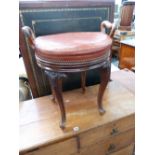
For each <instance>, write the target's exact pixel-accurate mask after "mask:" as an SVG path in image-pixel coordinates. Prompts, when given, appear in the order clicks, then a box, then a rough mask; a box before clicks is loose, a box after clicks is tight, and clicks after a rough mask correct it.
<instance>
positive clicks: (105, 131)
mask: <svg viewBox="0 0 155 155" xmlns="http://www.w3.org/2000/svg"><path fill="white" fill-rule="evenodd" d="M134 124H135V117H134V115H131V116H128V117H126V118H123V119H120V120H117V121H116V122H112V123H109V124H107V125H104V126H102V127H98V128H95V129H92V130H90V131H87V132H84V133H82V134H81V135H80V143H81V148H83V147H87V146H89V145H92V144H95V143H98V142H99V141H102V140H104V139H106V138H109V137H113V136H115V135H118V134H120V133H122V132H124V131H127V130H129V129H131V128H134V126H135V125H134Z"/></svg>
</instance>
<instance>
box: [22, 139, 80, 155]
mask: <svg viewBox="0 0 155 155" xmlns="http://www.w3.org/2000/svg"><path fill="white" fill-rule="evenodd" d="M76 152H77V144H76V139H75V138H71V139H68V140H65V141H63V142H59V143H55V144H51V145H48V146H44V147H42V148H38V149H37V150H35V151H32V152H29V153H26V154H25V155H69V154H73V153H76Z"/></svg>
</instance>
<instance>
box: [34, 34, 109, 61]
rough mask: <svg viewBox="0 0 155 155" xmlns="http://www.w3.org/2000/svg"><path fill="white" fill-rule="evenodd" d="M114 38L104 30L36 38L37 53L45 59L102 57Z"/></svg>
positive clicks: (64, 59)
mask: <svg viewBox="0 0 155 155" xmlns="http://www.w3.org/2000/svg"><path fill="white" fill-rule="evenodd" d="M111 45H112V39H111V38H110V37H109V36H108V35H106V34H104V33H102V32H68V33H60V34H52V35H46V36H40V37H37V38H36V39H35V51H36V55H37V56H38V57H39V58H41V59H45V60H62V61H76V60H77V61H78V60H89V59H94V58H95V57H100V56H102V55H104V53H105V52H106V51H107V50H109V49H110V47H111Z"/></svg>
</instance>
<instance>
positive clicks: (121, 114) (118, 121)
mask: <svg viewBox="0 0 155 155" xmlns="http://www.w3.org/2000/svg"><path fill="white" fill-rule="evenodd" d="M111 79H112V81H111V82H109V84H108V87H107V88H106V91H105V96H104V98H103V100H104V101H105V102H104V105H105V108H106V109H107V112H106V113H105V115H103V116H99V115H98V111H97V109H96V95H97V91H98V88H99V85H95V86H90V87H88V88H87V91H86V93H85V94H84V95H83V96H81V90H80V89H77V90H73V91H67V92H64V98H65V102H66V108H67V112H68V113H67V115H68V122H67V124H66V128H65V130H61V129H60V128H59V126H58V124H59V115H60V114H59V110H58V105H57V104H51V96H45V97H40V98H38V99H34V100H30V101H25V102H22V103H21V104H20V117H19V118H20V147H19V149H20V155H71V154H72V155H107V154H108V155H132V152H133V148H134V132H135V131H134V128H135V118H134V117H135V110H134V73H133V72H131V71H124V70H121V71H118V72H113V73H112V74H111ZM83 107H85V108H83Z"/></svg>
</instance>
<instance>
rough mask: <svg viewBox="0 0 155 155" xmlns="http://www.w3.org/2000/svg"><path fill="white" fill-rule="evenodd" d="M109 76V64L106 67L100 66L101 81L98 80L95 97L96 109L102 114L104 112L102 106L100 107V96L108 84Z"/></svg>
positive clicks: (101, 96)
mask: <svg viewBox="0 0 155 155" xmlns="http://www.w3.org/2000/svg"><path fill="white" fill-rule="evenodd" d="M109 77H110V65H109V64H108V66H107V67H106V68H101V70H100V78H101V82H100V86H99V91H98V97H97V104H98V109H99V112H100V114H103V113H104V112H105V110H104V108H103V107H102V98H103V95H104V91H105V89H106V86H107V84H108V81H109Z"/></svg>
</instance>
